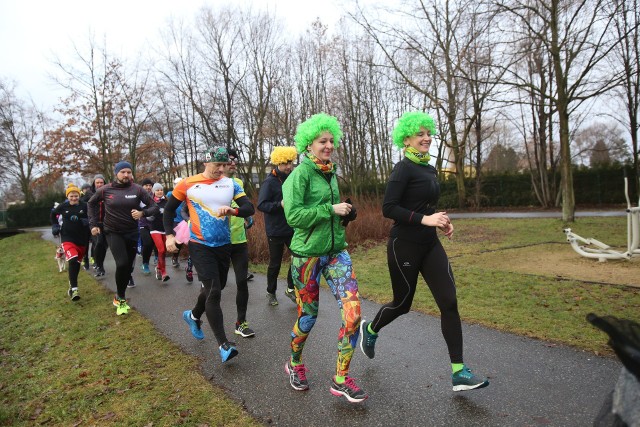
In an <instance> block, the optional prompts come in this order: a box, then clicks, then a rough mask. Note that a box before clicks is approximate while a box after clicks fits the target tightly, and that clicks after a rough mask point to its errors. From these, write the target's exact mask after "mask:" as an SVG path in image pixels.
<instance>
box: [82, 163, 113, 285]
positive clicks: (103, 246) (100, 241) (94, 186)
mask: <svg viewBox="0 0 640 427" xmlns="http://www.w3.org/2000/svg"><path fill="white" fill-rule="evenodd" d="M104 183H105V181H104V176H102V175H101V174H97V175H96V176H95V177H93V182H92V183H91V189H90V190H89V192H87V195H88V196H89V197H88V198H87V199H86V203H87V208H88V204H89V200H91V197H92V196H93V195H94V194H95V192H96V191H97V190H98V188H100V187H102V186H103V185H104ZM98 218H99V220H98V224H97V225H98V228H99V229H100V234H98V235H95V236H91V253H92V255H91V256H92V257H93V260H94V261H95V263H96V266H95V271H96V273H95V274H94V276H95V277H97V278H100V277H104V274H105V271H104V259H105V257H106V256H107V247H108V244H107V239H105V238H104V227H103V224H102V220H103V218H104V204H103V203H102V202H100V205H99V206H98Z"/></svg>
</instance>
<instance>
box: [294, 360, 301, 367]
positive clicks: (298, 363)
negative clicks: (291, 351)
mask: <svg viewBox="0 0 640 427" xmlns="http://www.w3.org/2000/svg"><path fill="white" fill-rule="evenodd" d="M299 365H302V362H294V361H293V359H291V366H293V367H295V366H299Z"/></svg>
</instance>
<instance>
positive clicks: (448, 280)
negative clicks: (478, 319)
mask: <svg viewBox="0 0 640 427" xmlns="http://www.w3.org/2000/svg"><path fill="white" fill-rule="evenodd" d="M387 262H388V264H389V274H390V276H391V288H392V290H393V300H392V301H391V302H389V303H387V304H385V305H383V306H382V307H381V308H380V310H379V311H378V314H377V315H376V317H375V318H374V319H373V322H372V323H371V329H373V330H374V331H376V332H378V331H380V329H382V328H383V327H384V326H385V325H388V324H389V323H391V322H392V321H393V320H394V319H396V318H397V317H398V316H401V315H403V314H405V313H408V312H409V310H410V309H411V303H412V302H413V296H414V295H415V292H416V287H417V283H418V273H420V274H421V275H422V277H423V278H424V280H425V281H426V282H427V285H428V286H429V289H430V290H431V294H432V295H433V298H434V299H435V301H436V304H437V305H438V308H439V309H440V327H441V329H442V335H443V337H444V340H445V342H446V344H447V348H448V350H449V357H450V358H451V363H462V326H461V323H460V314H459V313H458V300H457V298H456V285H455V281H454V278H453V272H452V271H451V265H450V264H449V259H448V258H447V254H446V253H445V251H444V248H443V247H442V244H441V243H440V241H439V240H438V241H436V243H435V244H434V245H433V246H431V247H426V245H424V244H418V243H413V242H410V241H407V240H401V239H398V238H390V239H389V241H388V242H387Z"/></svg>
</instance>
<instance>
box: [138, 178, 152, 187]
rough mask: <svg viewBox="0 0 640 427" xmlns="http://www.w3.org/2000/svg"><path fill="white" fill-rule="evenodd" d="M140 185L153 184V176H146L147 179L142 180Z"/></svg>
mask: <svg viewBox="0 0 640 427" xmlns="http://www.w3.org/2000/svg"><path fill="white" fill-rule="evenodd" d="M140 185H142V186H145V185H153V180H151V178H145V179H143V180H142V182H141V183H140Z"/></svg>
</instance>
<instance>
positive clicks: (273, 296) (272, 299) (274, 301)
mask: <svg viewBox="0 0 640 427" xmlns="http://www.w3.org/2000/svg"><path fill="white" fill-rule="evenodd" d="M267 299H268V300H269V305H278V298H276V294H272V293H270V292H267Z"/></svg>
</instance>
